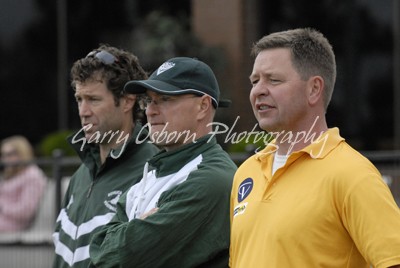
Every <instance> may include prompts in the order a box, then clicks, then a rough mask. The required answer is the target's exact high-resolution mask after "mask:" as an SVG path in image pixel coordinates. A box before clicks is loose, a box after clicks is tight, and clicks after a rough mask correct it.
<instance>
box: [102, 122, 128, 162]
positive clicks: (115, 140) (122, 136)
mask: <svg viewBox="0 0 400 268" xmlns="http://www.w3.org/2000/svg"><path fill="white" fill-rule="evenodd" d="M133 128H134V125H131V126H130V127H126V128H123V129H120V130H117V131H115V132H114V133H111V134H110V136H109V139H107V140H105V141H104V142H102V143H100V144H99V147H100V161H101V164H103V163H104V162H105V161H106V158H107V156H108V155H109V154H110V152H111V150H113V149H116V148H119V147H124V148H123V149H125V146H126V144H127V143H128V141H129V139H130V137H131V134H132V130H133ZM113 157H114V158H117V157H119V155H116V156H113Z"/></svg>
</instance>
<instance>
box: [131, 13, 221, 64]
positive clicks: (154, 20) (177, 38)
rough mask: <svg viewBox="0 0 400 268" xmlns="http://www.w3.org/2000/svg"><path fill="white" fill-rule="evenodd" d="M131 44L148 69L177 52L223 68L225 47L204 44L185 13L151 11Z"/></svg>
mask: <svg viewBox="0 0 400 268" xmlns="http://www.w3.org/2000/svg"><path fill="white" fill-rule="evenodd" d="M131 46H132V47H131V50H132V51H134V52H135V54H138V55H140V62H141V63H142V65H144V66H146V69H149V70H154V69H155V68H157V67H158V66H159V65H160V63H162V62H163V61H164V60H167V59H169V58H172V57H177V56H186V57H195V58H198V59H200V60H202V61H204V62H206V63H207V64H209V65H210V66H212V69H213V70H214V71H218V69H223V68H224V61H225V57H224V52H223V50H222V48H218V47H210V46H207V45H204V44H203V43H202V42H201V41H200V40H199V39H198V38H197V37H196V36H195V35H194V34H193V33H192V31H191V30H190V17H187V16H186V15H181V16H179V17H173V16H169V15H167V14H165V13H163V12H162V11H157V10H156V11H153V12H150V13H149V14H148V15H147V16H146V17H145V18H143V20H142V22H141V23H140V24H139V25H138V26H137V27H136V29H135V30H134V31H133V34H132V40H131Z"/></svg>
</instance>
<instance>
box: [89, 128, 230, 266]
mask: <svg viewBox="0 0 400 268" xmlns="http://www.w3.org/2000/svg"><path fill="white" fill-rule="evenodd" d="M148 167H149V172H148V173H147V176H145V177H147V178H143V179H142V180H141V182H140V183H138V184H137V185H136V187H135V185H134V186H133V187H131V189H130V190H129V191H128V192H126V193H125V194H124V195H123V196H122V197H121V199H120V201H119V202H118V207H117V214H116V215H115V217H114V218H113V220H112V221H111V222H110V223H109V224H107V225H106V226H104V227H103V228H102V229H101V231H99V232H97V233H96V234H95V235H94V236H93V239H92V242H91V245H90V255H91V259H92V262H93V265H95V266H96V267H135V268H140V267H145V268H157V267H163V268H168V267H171V268H172V267H173V268H189V267H207V268H213V267H218V268H220V267H228V259H229V236H230V231H229V230H230V228H229V224H230V223H229V200H230V198H229V197H230V192H231V185H232V180H233V175H234V172H235V171H236V165H235V164H234V163H233V162H232V160H231V159H230V157H229V155H228V154H227V153H226V152H225V151H223V150H222V148H221V147H220V146H219V145H218V144H217V142H216V140H215V138H211V136H209V135H207V136H205V137H202V138H200V139H199V140H197V141H196V142H195V143H191V144H186V145H184V146H182V147H181V148H178V149H176V150H173V151H169V152H166V151H162V152H160V153H158V154H157V155H155V156H154V157H153V158H152V159H151V160H150V161H149V163H148ZM143 194H144V195H143ZM139 200H140V201H139ZM156 206H157V207H158V208H159V210H158V211H157V212H156V213H154V214H153V215H151V216H148V217H147V218H145V219H144V220H142V219H140V215H137V216H136V215H135V213H136V212H139V214H143V213H145V212H147V211H148V210H149V209H151V208H154V207H156Z"/></svg>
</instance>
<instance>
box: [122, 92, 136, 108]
mask: <svg viewBox="0 0 400 268" xmlns="http://www.w3.org/2000/svg"><path fill="white" fill-rule="evenodd" d="M135 102H136V95H133V94H126V95H125V96H124V98H123V102H122V105H123V106H122V109H123V111H124V112H129V111H132V109H133V106H134V105H135Z"/></svg>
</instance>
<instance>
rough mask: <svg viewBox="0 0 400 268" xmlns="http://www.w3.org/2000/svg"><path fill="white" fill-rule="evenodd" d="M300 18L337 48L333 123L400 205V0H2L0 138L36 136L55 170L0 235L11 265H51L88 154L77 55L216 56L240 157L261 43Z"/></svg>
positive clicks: (4, 262) (228, 141)
mask: <svg viewBox="0 0 400 268" xmlns="http://www.w3.org/2000/svg"><path fill="white" fill-rule="evenodd" d="M297 27H313V28H316V29H318V30H320V31H321V32H322V33H323V34H324V35H325V36H326V37H327V38H328V39H329V40H330V42H331V44H332V45H333V49H334V51H335V54H336V60H337V65H338V75H337V82H336V87H335V92H334V94H333V98H332V102H331V104H330V106H329V108H328V112H327V120H328V125H329V127H334V126H337V127H339V128H340V131H341V135H342V136H343V137H345V138H346V140H347V142H348V143H349V144H351V145H352V146H353V147H354V148H356V149H357V150H360V151H361V152H362V153H363V154H364V155H365V156H367V157H368V158H369V159H370V160H371V161H372V162H373V163H374V164H376V165H377V167H378V169H379V170H380V171H381V173H382V176H383V179H384V180H385V182H386V183H387V184H388V185H389V186H390V189H391V190H392V192H393V195H394V197H395V199H396V201H397V204H400V1H399V0H379V1H376V0H319V1H308V0H281V1H272V0H174V1H165V0H146V1H139V0H113V1H111V0H108V1H107V0H85V1H81V0H68V1H67V0H0V88H1V91H0V92H1V95H0V96H1V97H0V140H1V139H3V138H6V137H8V136H11V135H16V134H18V135H23V136H25V137H27V138H28V139H29V141H30V142H31V143H32V144H33V145H34V147H35V152H36V155H37V156H38V157H39V158H38V160H37V163H38V164H39V165H40V166H41V167H42V168H43V169H44V170H45V172H46V173H47V175H48V177H49V180H48V186H47V189H46V193H45V196H44V197H43V200H42V203H41V208H40V210H39V213H38V215H37V218H36V220H35V222H34V223H33V226H32V227H31V228H30V229H29V230H26V231H25V232H21V233H10V234H1V235H0V259H1V264H0V266H1V267H18V268H23V267H27V268H28V267H29V268H34V267H38V268H46V267H50V266H51V263H52V259H53V254H54V249H53V245H52V238H51V234H52V232H53V226H54V222H55V218H56V216H57V215H58V212H59V209H60V202H61V199H62V195H63V193H64V191H65V188H66V187H67V185H68V181H69V176H71V174H72V173H73V172H74V170H75V169H76V167H77V166H78V165H79V164H80V161H79V159H78V158H77V157H76V155H74V152H72V150H71V149H70V147H69V146H68V145H67V143H66V141H65V138H66V136H67V135H69V134H71V133H72V132H73V131H76V130H79V129H80V123H79V117H78V111H77V107H76V103H75V100H74V96H73V91H72V88H71V87H70V81H69V70H70V68H71V66H72V64H73V62H74V61H76V60H78V59H79V58H82V57H85V56H86V55H87V53H88V52H89V51H91V50H92V49H94V48H97V47H98V46H99V44H101V43H106V44H110V45H112V46H116V47H120V48H123V49H126V50H130V51H132V52H133V53H134V54H136V55H137V56H138V57H139V59H140V61H141V64H142V66H143V67H144V68H145V70H147V71H148V72H149V73H151V72H152V71H154V70H155V69H156V68H157V67H158V66H159V65H160V64H161V63H162V62H164V61H165V60H167V59H169V58H171V57H175V56H188V57H196V58H199V59H201V60H203V61H205V62H206V63H208V64H209V65H210V66H211V68H212V69H213V70H214V71H215V73H216V76H217V78H218V81H219V84H220V88H221V91H222V93H221V95H222V97H223V98H228V99H230V100H231V101H232V105H231V107H230V108H226V109H220V110H219V111H218V113H217V118H216V121H218V122H221V123H223V124H225V125H227V126H228V127H230V128H231V132H230V133H229V134H228V133H225V134H220V135H218V136H217V138H218V139H219V141H220V142H221V143H222V145H223V146H224V147H225V149H226V150H227V151H228V152H229V153H230V155H231V156H232V158H233V159H234V161H235V162H236V163H237V164H240V163H241V161H243V160H244V159H245V158H246V157H248V155H249V154H251V153H252V149H254V146H253V147H252V146H249V144H246V143H245V142H243V140H242V141H241V142H239V141H238V140H237V138H238V137H233V136H232V135H233V134H234V133H242V132H245V131H248V132H249V131H251V130H253V129H256V130H257V125H256V120H255V119H254V116H253V112H252V110H251V107H250V103H249V100H248V95H249V91H250V88H251V86H250V83H249V79H248V77H249V75H250V73H251V70H252V64H253V59H252V58H251V57H250V48H251V46H252V44H253V43H254V42H256V41H257V40H259V39H260V38H261V37H262V36H264V35H266V34H269V33H271V32H274V31H281V30H287V29H291V28H297ZM235 138H236V140H235ZM56 149H61V150H56Z"/></svg>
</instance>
